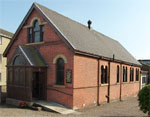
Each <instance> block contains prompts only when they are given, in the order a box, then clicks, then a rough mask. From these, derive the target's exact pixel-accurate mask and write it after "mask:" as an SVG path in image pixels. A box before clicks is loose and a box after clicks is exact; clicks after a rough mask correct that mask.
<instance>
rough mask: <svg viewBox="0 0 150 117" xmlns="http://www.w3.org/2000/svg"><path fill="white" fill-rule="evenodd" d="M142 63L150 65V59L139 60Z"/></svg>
mask: <svg viewBox="0 0 150 117" xmlns="http://www.w3.org/2000/svg"><path fill="white" fill-rule="evenodd" d="M139 62H140V63H143V64H146V65H150V59H144V60H139Z"/></svg>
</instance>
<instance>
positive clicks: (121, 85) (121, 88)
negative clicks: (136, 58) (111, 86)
mask: <svg viewBox="0 0 150 117" xmlns="http://www.w3.org/2000/svg"><path fill="white" fill-rule="evenodd" d="M120 68H121V69H120V101H121V95H122V94H121V93H122V92H121V90H122V63H121V64H120Z"/></svg>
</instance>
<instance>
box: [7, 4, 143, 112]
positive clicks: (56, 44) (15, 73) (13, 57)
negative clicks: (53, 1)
mask: <svg viewBox="0 0 150 117" xmlns="http://www.w3.org/2000/svg"><path fill="white" fill-rule="evenodd" d="M4 56H5V57H7V59H8V61H7V70H8V77H7V92H8V93H7V96H8V97H7V98H8V99H15V100H25V101H34V100H35V99H39V100H47V101H54V102H57V103H60V104H63V105H66V106H68V107H70V108H73V109H77V108H78V109H79V108H82V107H85V106H89V105H95V104H97V105H99V104H100V103H102V102H105V101H106V102H110V101H111V100H121V99H122V98H125V97H129V96H136V95H137V94H138V92H139V89H140V66H141V64H140V63H139V62H138V61H137V60H136V59H135V58H134V57H133V56H132V55H131V54H130V53H129V52H128V51H127V50H126V49H125V48H124V47H123V46H122V45H121V44H120V43H119V42H118V41H116V40H113V39H111V38H110V37H107V36H105V35H103V34H101V33H99V32H97V31H95V30H93V29H92V28H91V21H88V26H85V25H82V24H80V23H78V22H76V21H73V20H72V19H70V18H68V17H65V16H63V15H61V14H59V13H57V12H55V11H52V10H50V9H48V8H46V7H44V6H42V5H39V4H37V3H34V4H33V5H32V7H31V8H30V10H29V11H28V13H27V14H26V16H25V18H24V19H23V21H22V23H21V25H20V26H19V27H18V29H17V31H16V33H15V34H14V37H13V39H12V40H11V42H10V44H9V45H8V47H7V49H6V51H5V53H4Z"/></svg>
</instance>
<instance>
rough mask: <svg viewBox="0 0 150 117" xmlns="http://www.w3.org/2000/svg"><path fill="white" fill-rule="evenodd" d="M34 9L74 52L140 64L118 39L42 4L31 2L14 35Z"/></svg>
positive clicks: (5, 54)
mask: <svg viewBox="0 0 150 117" xmlns="http://www.w3.org/2000/svg"><path fill="white" fill-rule="evenodd" d="M33 9H36V10H37V11H38V12H39V13H40V15H41V16H43V18H44V19H45V20H46V21H47V22H48V24H50V26H52V28H53V29H54V30H55V31H56V33H57V34H58V35H59V36H60V38H61V39H62V40H63V41H64V42H65V43H66V44H67V45H68V46H69V47H70V48H71V49H72V50H73V51H74V52H75V53H77V52H81V53H82V54H83V53H88V55H96V56H99V57H106V58H113V55H115V60H116V61H120V62H125V63H129V64H134V65H141V64H140V63H139V62H138V61H137V60H136V59H135V58H134V57H133V56H132V55H131V54H130V53H129V52H128V51H127V50H126V49H125V48H124V47H123V46H122V45H121V44H120V43H119V42H118V41H116V40H113V39H111V38H110V37H107V36H105V35H103V34H101V33H99V32H97V31H95V30H93V29H91V30H89V28H88V27H87V26H85V25H83V24H80V23H78V22H76V21H74V20H72V19H70V18H68V17H65V16H63V15H61V14H59V13H57V12H55V11H52V10H50V9H48V8H46V7H44V6H42V5H39V4H37V3H33V5H32V7H31V8H30V10H29V12H28V13H27V15H26V16H25V18H24V20H23V21H22V23H21V24H20V26H19V28H18V29H17V31H16V33H15V36H17V34H18V33H19V31H20V30H21V27H22V26H23V24H24V23H25V21H26V19H27V18H28V16H29V15H30V13H32V10H33ZM15 36H14V39H13V40H12V42H11V43H10V44H9V46H8V48H7V49H6V51H5V53H4V56H7V53H8V51H9V49H10V48H11V45H12V44H13V42H14V40H15Z"/></svg>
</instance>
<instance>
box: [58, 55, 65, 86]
mask: <svg viewBox="0 0 150 117" xmlns="http://www.w3.org/2000/svg"><path fill="white" fill-rule="evenodd" d="M60 60H62V61H63V68H62V69H61V68H59V67H62V66H59V63H58V62H60ZM60 73H61V74H63V75H62V76H61V75H60ZM64 81H65V61H64V59H63V58H58V59H57V61H56V85H64V84H65V83H64Z"/></svg>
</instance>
